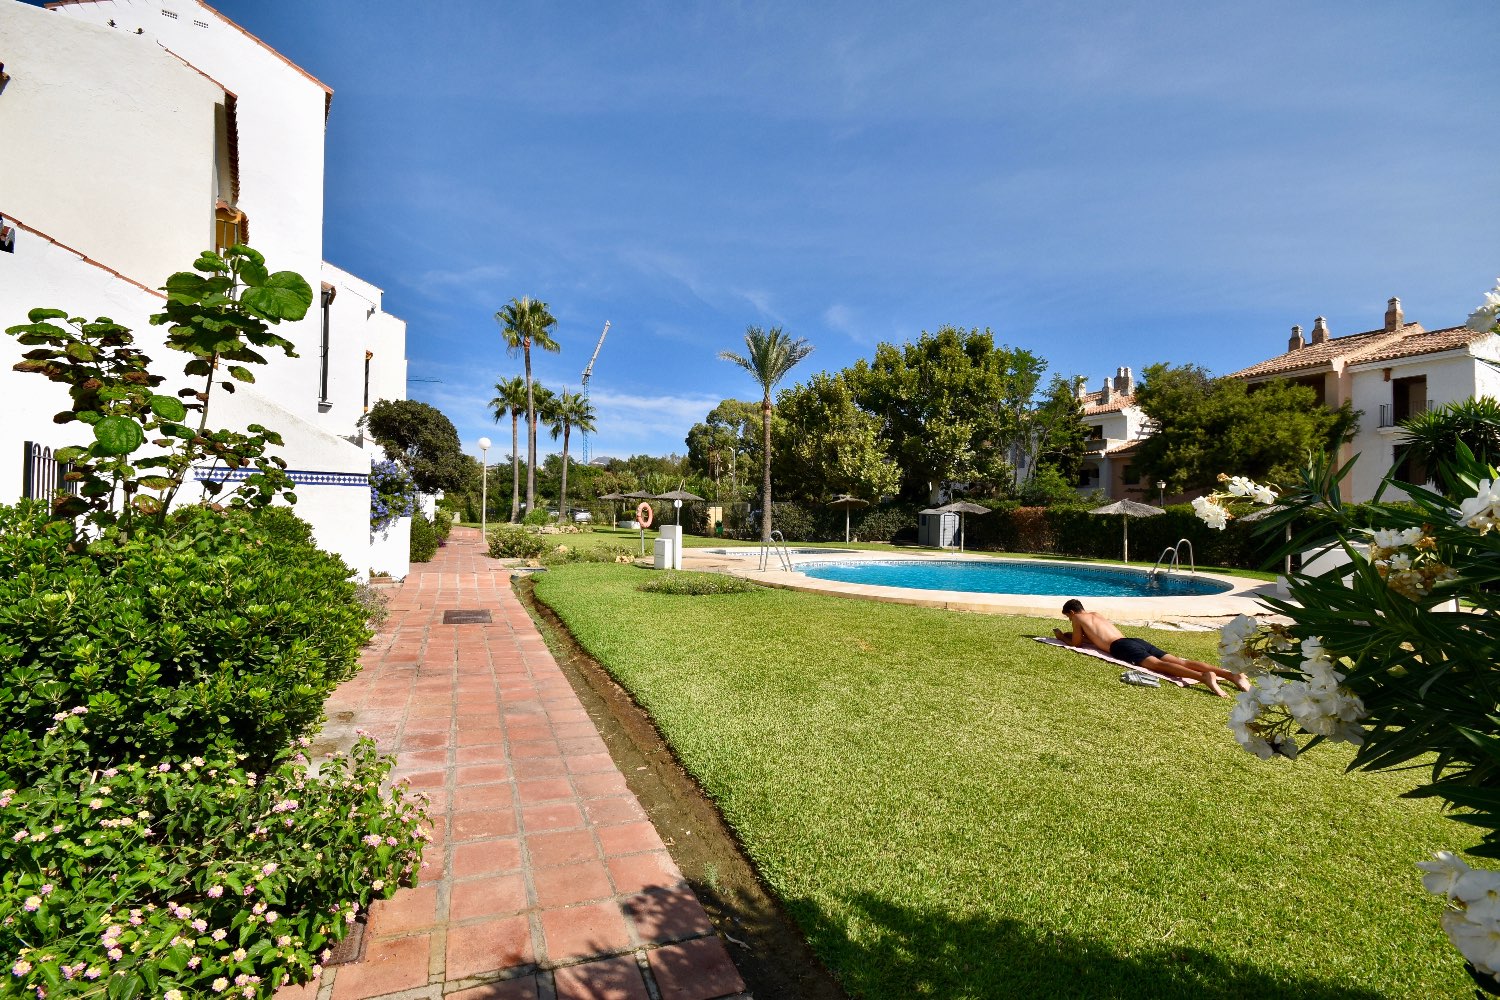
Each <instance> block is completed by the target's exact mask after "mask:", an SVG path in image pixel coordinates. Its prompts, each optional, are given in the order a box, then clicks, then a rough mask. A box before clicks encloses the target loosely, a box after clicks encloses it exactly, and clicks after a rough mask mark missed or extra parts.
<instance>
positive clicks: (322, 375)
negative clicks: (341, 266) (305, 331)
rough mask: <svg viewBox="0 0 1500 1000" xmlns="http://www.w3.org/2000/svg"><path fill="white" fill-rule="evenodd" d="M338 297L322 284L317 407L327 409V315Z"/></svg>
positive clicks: (332, 290)
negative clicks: (321, 331)
mask: <svg viewBox="0 0 1500 1000" xmlns="http://www.w3.org/2000/svg"><path fill="white" fill-rule="evenodd" d="M337 296H338V289H337V288H334V287H333V286H332V285H330V284H329V283H328V282H326V281H325V282H323V299H322V301H323V341H322V348H321V351H320V355H319V361H318V406H319V407H321V408H323V409H325V410H326V409H327V408H328V407H330V406H332V405H333V404H332V403H330V402H329V401H328V339H329V338H328V334H329V315H330V313H332V311H333V309H332V306H333V300H334V299H335V298H336V297H337Z"/></svg>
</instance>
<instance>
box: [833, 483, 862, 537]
mask: <svg viewBox="0 0 1500 1000" xmlns="http://www.w3.org/2000/svg"><path fill="white" fill-rule="evenodd" d="M828 506H830V507H833V508H842V509H843V511H844V544H845V545H848V544H849V511H851V510H853V509H854V508H855V507H868V506H870V501H868V500H861V499H860V498H859V497H852V496H850V495H849V494H847V493H841V494H839V495H838V496H836V497H834V498H833V499H832V500H830V501H828Z"/></svg>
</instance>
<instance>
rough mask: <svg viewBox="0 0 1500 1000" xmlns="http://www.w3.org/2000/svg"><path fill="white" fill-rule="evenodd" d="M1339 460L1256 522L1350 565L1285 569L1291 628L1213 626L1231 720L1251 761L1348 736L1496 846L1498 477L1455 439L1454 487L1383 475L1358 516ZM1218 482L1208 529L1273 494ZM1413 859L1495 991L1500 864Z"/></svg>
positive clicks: (1499, 981) (1492, 849)
mask: <svg viewBox="0 0 1500 1000" xmlns="http://www.w3.org/2000/svg"><path fill="white" fill-rule="evenodd" d="M1497 314H1500V286H1497V288H1496V291H1494V292H1491V293H1488V294H1487V295H1486V301H1485V304H1484V305H1483V306H1481V308H1480V309H1479V310H1478V311H1477V312H1476V313H1475V316H1474V317H1471V320H1470V321H1471V325H1474V324H1478V325H1477V326H1476V328H1477V329H1480V330H1488V329H1490V328H1492V327H1493V326H1494V323H1495V320H1496V316H1497ZM1497 329H1500V328H1497ZM1352 464H1353V463H1352V462H1351V463H1349V464H1348V465H1345V466H1344V467H1342V468H1338V469H1335V468H1333V467H1332V466H1331V465H1329V464H1328V463H1327V462H1326V461H1322V462H1319V463H1316V464H1315V465H1314V466H1313V467H1312V468H1310V469H1308V470H1306V472H1305V473H1304V476H1303V482H1302V483H1301V484H1299V486H1298V487H1297V488H1296V489H1294V490H1291V491H1288V492H1287V493H1286V494H1285V495H1283V496H1281V497H1280V501H1279V504H1278V508H1279V509H1278V510H1277V511H1276V512H1275V513H1272V514H1270V515H1269V516H1266V517H1264V519H1263V521H1262V527H1261V531H1262V532H1264V533H1266V534H1279V533H1280V532H1281V531H1282V530H1283V529H1285V530H1287V531H1289V532H1290V531H1293V530H1294V529H1295V537H1292V538H1291V539H1290V541H1289V542H1288V543H1287V545H1286V551H1299V550H1302V551H1306V550H1309V549H1319V548H1322V549H1324V550H1330V551H1332V550H1338V551H1342V552H1343V553H1344V555H1345V556H1346V558H1347V560H1348V561H1347V563H1345V564H1344V565H1341V566H1337V567H1334V568H1330V569H1327V570H1325V571H1323V572H1321V573H1318V574H1310V573H1305V572H1304V573H1298V574H1293V575H1292V576H1291V577H1290V578H1289V580H1288V587H1289V590H1290V594H1291V597H1292V598H1293V600H1292V601H1283V600H1278V599H1275V598H1266V599H1265V603H1266V604H1267V605H1268V606H1269V607H1270V608H1271V609H1272V610H1274V611H1276V612H1279V613H1280V614H1282V615H1285V616H1287V617H1288V618H1290V619H1291V620H1292V622H1293V624H1292V625H1291V626H1289V627H1285V628H1281V627H1262V626H1260V625H1258V624H1257V623H1256V622H1255V621H1254V620H1253V619H1249V618H1247V617H1241V618H1239V619H1236V620H1235V621H1234V622H1231V623H1230V624H1229V625H1228V626H1226V627H1225V628H1224V629H1223V631H1222V633H1221V637H1220V653H1221V656H1222V657H1223V660H1224V665H1225V666H1226V667H1230V668H1231V669H1236V668H1237V669H1245V670H1247V672H1250V673H1253V674H1255V677H1256V683H1255V686H1254V687H1253V688H1252V689H1251V690H1250V691H1249V692H1246V693H1244V694H1242V695H1241V696H1240V697H1239V699H1238V700H1237V702H1236V704H1235V707H1234V709H1233V712H1232V714H1231V716H1230V723H1229V725H1230V728H1231V729H1232V730H1233V731H1234V734H1235V738H1236V739H1237V740H1238V741H1239V742H1240V744H1241V745H1242V746H1244V747H1245V748H1246V749H1247V750H1250V751H1251V752H1253V753H1256V754H1257V755H1258V756H1261V757H1262V758H1266V757H1270V756H1271V755H1272V754H1274V753H1280V754H1281V755H1283V756H1286V757H1295V756H1296V755H1297V753H1298V750H1299V748H1298V745H1297V743H1296V737H1297V736H1299V735H1301V734H1307V735H1310V736H1311V737H1312V739H1311V740H1310V741H1309V743H1308V746H1312V745H1313V744H1315V743H1316V742H1318V741H1319V740H1324V739H1331V740H1342V741H1346V742H1349V743H1352V744H1354V746H1355V747H1356V751H1355V757H1354V763H1353V766H1354V767H1357V768H1362V769H1366V770H1387V769H1392V768H1405V767H1410V766H1418V767H1422V768H1424V769H1427V770H1428V774H1429V777H1428V779H1427V780H1426V781H1425V782H1424V783H1422V784H1421V785H1419V786H1418V787H1417V788H1416V789H1414V790H1413V791H1412V792H1410V793H1409V794H1410V795H1413V796H1417V797H1427V796H1436V797H1438V798H1441V799H1442V800H1443V801H1444V802H1445V803H1446V804H1447V805H1448V806H1449V807H1451V808H1453V809H1455V810H1456V814H1455V818H1457V819H1458V820H1460V821H1461V822H1463V823H1466V824H1468V825H1470V826H1472V827H1475V828H1478V829H1479V830H1480V831H1482V839H1481V842H1480V844H1479V845H1478V846H1476V847H1474V848H1473V849H1472V850H1471V851H1470V852H1469V853H1471V854H1474V855H1476V856H1479V857H1491V858H1493V857H1500V719H1497V716H1496V714H1495V706H1496V705H1497V704H1500V674H1497V671H1496V664H1497V663H1500V588H1497V587H1496V586H1495V584H1496V582H1497V581H1500V531H1494V530H1492V529H1494V528H1495V527H1496V526H1497V524H1500V488H1497V481H1500V475H1497V473H1496V470H1495V469H1493V468H1490V467H1488V466H1487V465H1485V464H1484V463H1481V462H1479V461H1477V460H1476V459H1475V458H1474V455H1473V453H1472V452H1471V451H1470V450H1469V449H1468V447H1467V446H1465V445H1464V444H1463V443H1462V441H1457V442H1456V443H1455V447H1454V454H1453V456H1452V458H1451V460H1450V461H1448V462H1446V463H1444V468H1443V470H1442V472H1443V476H1442V481H1444V482H1446V483H1449V484H1452V495H1450V496H1445V495H1442V494H1439V493H1435V492H1433V491H1431V490H1428V489H1425V488H1423V487H1420V486H1415V485H1412V484H1407V483H1396V485H1398V486H1399V487H1400V488H1401V489H1402V490H1403V491H1405V492H1406V494H1407V495H1408V497H1409V498H1410V501H1409V502H1408V503H1402V504H1386V503H1378V502H1377V503H1372V504H1368V505H1365V506H1364V508H1363V511H1362V512H1361V513H1360V515H1359V516H1356V513H1355V511H1354V510H1353V509H1352V508H1351V507H1350V505H1346V504H1344V503H1343V502H1342V501H1341V499H1340V488H1339V487H1340V483H1341V482H1342V480H1343V478H1344V477H1345V476H1346V475H1347V474H1348V472H1349V469H1350V467H1351V466H1352ZM1220 478H1221V481H1223V482H1225V483H1227V484H1228V486H1227V488H1226V490H1224V491H1222V492H1220V493H1216V494H1214V495H1212V496H1210V497H1206V498H1203V499H1202V501H1201V502H1200V503H1198V504H1195V506H1196V507H1197V508H1198V512H1199V516H1200V517H1202V518H1203V519H1204V521H1205V522H1206V523H1209V524H1210V525H1214V526H1218V527H1222V526H1223V524H1224V523H1226V522H1227V521H1228V520H1229V519H1230V518H1232V517H1233V516H1235V508H1236V505H1238V504H1242V503H1246V502H1259V503H1269V502H1271V501H1272V500H1274V499H1276V497H1275V494H1274V491H1272V490H1270V489H1269V488H1267V487H1262V486H1259V485H1257V484H1254V483H1251V482H1249V481H1248V480H1243V479H1229V478H1228V477H1220ZM1387 482H1388V483H1392V482H1394V480H1392V479H1390V478H1389V477H1388V478H1387ZM1304 749H1305V748H1304ZM1420 867H1421V868H1422V869H1423V870H1424V871H1425V872H1426V875H1425V876H1424V878H1423V884H1424V885H1425V886H1426V887H1427V889H1428V890H1429V891H1432V892H1434V893H1437V894H1439V895H1442V896H1443V897H1444V898H1445V900H1446V901H1447V904H1448V906H1447V909H1446V910H1445V911H1444V913H1443V918H1442V922H1443V928H1444V930H1445V931H1446V932H1447V934H1448V937H1449V938H1450V940H1451V941H1452V942H1453V944H1454V945H1455V946H1456V947H1457V948H1458V950H1459V951H1460V952H1461V953H1462V954H1463V956H1464V958H1465V959H1467V960H1468V962H1469V963H1470V970H1471V972H1472V973H1473V974H1474V976H1475V979H1476V981H1478V982H1479V983H1480V985H1482V986H1483V987H1484V988H1485V989H1487V990H1489V991H1491V992H1500V872H1496V871H1486V870H1482V869H1473V868H1470V867H1469V866H1468V865H1467V864H1465V863H1464V862H1462V861H1460V860H1458V859H1457V858H1456V857H1455V856H1453V855H1452V854H1450V853H1448V852H1440V853H1439V854H1438V855H1437V857H1436V859H1435V860H1433V861H1427V862H1422V863H1421V864H1420Z"/></svg>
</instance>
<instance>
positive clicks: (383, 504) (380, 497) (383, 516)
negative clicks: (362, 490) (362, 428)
mask: <svg viewBox="0 0 1500 1000" xmlns="http://www.w3.org/2000/svg"><path fill="white" fill-rule="evenodd" d="M416 509H417V487H416V485H415V484H414V483H412V481H411V476H409V475H407V474H406V470H405V469H403V468H401V466H399V465H397V464H396V463H395V462H376V463H374V464H373V465H371V466H370V530H371V531H384V530H385V529H386V528H388V527H390V526H391V524H393V523H394V522H395V521H396V520H397V519H398V518H403V517H411V515H412V513H413V512H414V511H415V510H416Z"/></svg>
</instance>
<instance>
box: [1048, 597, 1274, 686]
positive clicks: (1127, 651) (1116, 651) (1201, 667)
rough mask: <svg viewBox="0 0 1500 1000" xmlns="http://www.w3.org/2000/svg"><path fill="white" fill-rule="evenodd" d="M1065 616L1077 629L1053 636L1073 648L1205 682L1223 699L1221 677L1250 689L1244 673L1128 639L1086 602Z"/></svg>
mask: <svg viewBox="0 0 1500 1000" xmlns="http://www.w3.org/2000/svg"><path fill="white" fill-rule="evenodd" d="M1062 613H1063V616H1064V617H1065V618H1067V619H1068V622H1069V624H1071V625H1072V626H1073V629H1072V631H1070V632H1060V631H1058V630H1057V629H1053V630H1052V634H1053V635H1054V636H1056V637H1057V639H1058V641H1059V642H1065V643H1067V644H1068V645H1070V646H1092V647H1094V648H1095V649H1097V650H1099V651H1100V652H1104V653H1108V654H1109V655H1110V656H1113V657H1114V658H1115V659H1117V660H1124V661H1125V662H1126V663H1130V664H1133V665H1135V666H1137V667H1145V668H1146V669H1147V670H1154V671H1156V672H1157V673H1159V674H1166V675H1167V676H1168V677H1181V678H1183V679H1184V680H1188V681H1202V682H1203V683H1204V684H1206V685H1207V686H1208V689H1209V690H1210V691H1212V692H1213V693H1214V694H1216V695H1217V696H1219V697H1220V698H1223V697H1225V694H1224V689H1223V688H1221V687H1219V678H1220V677H1223V678H1225V679H1226V680H1230V681H1233V682H1234V686H1235V687H1237V688H1239V689H1240V690H1241V691H1248V690H1250V679H1249V678H1248V677H1246V676H1245V675H1244V674H1236V673H1233V672H1231V671H1228V670H1225V669H1223V668H1222V667H1214V666H1210V665H1209V664H1207V663H1204V662H1202V661H1201V660H1185V659H1183V658H1182V657H1180V656H1177V655H1175V654H1173V653H1169V652H1167V651H1166V650H1165V649H1158V648H1157V647H1155V646H1153V645H1151V643H1149V642H1147V641H1146V640H1145V639H1128V638H1126V637H1125V635H1124V634H1123V633H1122V632H1121V631H1120V629H1119V627H1118V626H1116V625H1115V623H1114V622H1112V621H1110V620H1109V619H1108V618H1106V617H1104V616H1103V615H1101V614H1099V613H1098V612H1097V611H1085V610H1083V602H1082V601H1080V600H1079V599H1078V598H1076V597H1075V598H1073V599H1071V600H1070V601H1068V603H1066V604H1064V605H1063V609H1062Z"/></svg>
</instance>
